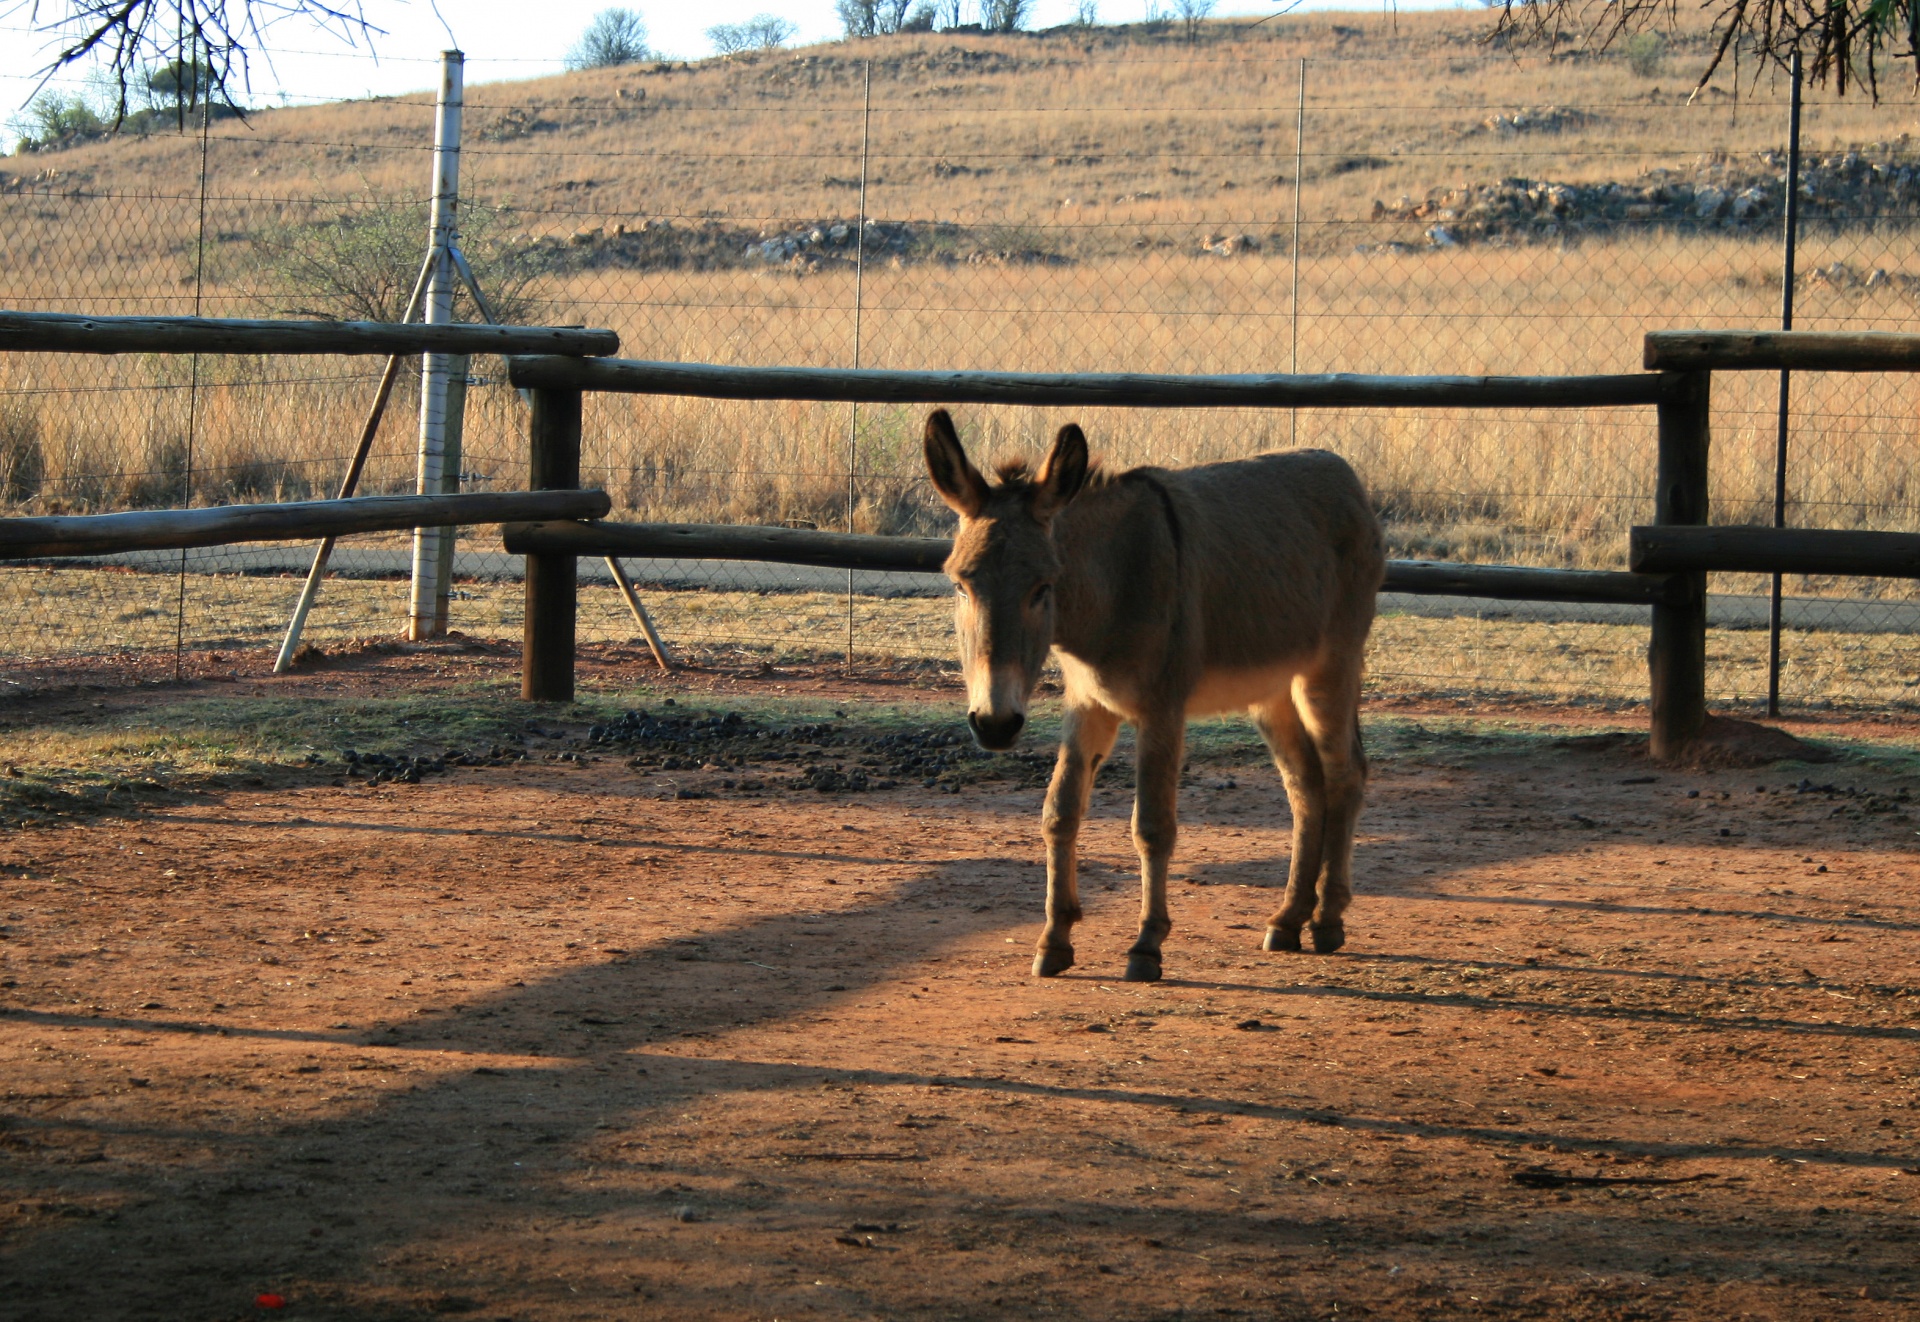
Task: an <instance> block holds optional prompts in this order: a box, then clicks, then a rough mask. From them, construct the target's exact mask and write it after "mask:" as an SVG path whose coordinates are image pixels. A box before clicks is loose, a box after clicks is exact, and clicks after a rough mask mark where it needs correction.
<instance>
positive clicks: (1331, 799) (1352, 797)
mask: <svg viewBox="0 0 1920 1322" xmlns="http://www.w3.org/2000/svg"><path fill="white" fill-rule="evenodd" d="M1293 698H1294V705H1295V707H1296V708H1297V709H1298V710H1299V712H1300V718H1301V723H1302V724H1303V725H1305V726H1306V730H1307V736H1308V738H1310V739H1311V740H1312V741H1313V747H1314V751H1315V752H1316V753H1318V754H1319V756H1320V773H1321V777H1322V779H1323V782H1324V784H1325V802H1326V809H1325V814H1326V815H1325V818H1324V823H1323V826H1322V834H1321V841H1320V855H1321V873H1320V884H1319V887H1318V894H1317V896H1316V901H1317V902H1316V903H1315V905H1314V908H1313V913H1312V916H1311V918H1310V921H1309V931H1311V933H1312V935H1313V948H1314V949H1315V950H1316V951H1318V952H1319V953H1321V954H1323V955H1330V954H1332V953H1333V952H1334V951H1336V950H1338V949H1339V948H1340V947H1341V946H1342V945H1344V944H1345V943H1346V939H1347V929H1346V925H1345V923H1344V922H1343V921H1342V916H1343V915H1344V914H1345V913H1346V911H1347V906H1348V905H1349V904H1351V903H1352V902H1353V832H1354V828H1355V827H1356V826H1357V825H1358V824H1359V821H1360V806H1361V803H1362V802H1363V800H1364V799H1365V797H1366V788H1367V754H1366V750H1365V749H1364V748H1362V747H1361V744H1360V668H1359V666H1358V665H1352V666H1341V667H1329V668H1327V669H1325V670H1322V671H1321V672H1319V673H1318V674H1313V675H1301V676H1299V677H1298V678H1296V679H1295V680H1294V682H1293Z"/></svg>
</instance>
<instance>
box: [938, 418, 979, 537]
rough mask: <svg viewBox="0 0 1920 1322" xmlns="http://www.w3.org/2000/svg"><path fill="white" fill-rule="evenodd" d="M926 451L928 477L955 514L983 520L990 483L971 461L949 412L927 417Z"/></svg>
mask: <svg viewBox="0 0 1920 1322" xmlns="http://www.w3.org/2000/svg"><path fill="white" fill-rule="evenodd" d="M926 450H927V473H928V475H929V476H931V477H932V478H933V487H934V490H936V491H938V492H939V493H940V499H942V500H944V501H946V502H947V505H948V506H949V507H950V508H951V509H952V510H953V512H954V513H955V514H958V515H961V516H962V517H964V518H969V519H971V518H977V517H979V514H980V511H981V510H983V509H985V508H986V507H987V479H986V478H984V477H981V476H980V470H979V469H977V468H975V467H974V466H973V461H972V460H970V459H968V458H967V452H966V450H965V449H963V448H962V447H961V445H960V436H959V434H958V433H957V432H955V431H954V429H953V419H952V418H950V417H948V416H947V411H946V410H945V409H935V410H934V411H933V412H932V413H929V414H928V415H927V438H926Z"/></svg>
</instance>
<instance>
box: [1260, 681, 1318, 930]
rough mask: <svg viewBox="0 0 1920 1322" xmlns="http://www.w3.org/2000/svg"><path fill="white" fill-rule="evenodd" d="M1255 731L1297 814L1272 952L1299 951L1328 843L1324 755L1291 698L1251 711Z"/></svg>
mask: <svg viewBox="0 0 1920 1322" xmlns="http://www.w3.org/2000/svg"><path fill="white" fill-rule="evenodd" d="M1252 715H1253V724H1254V728H1255V729H1257V730H1258V731H1259V732H1260V737H1261V738H1262V739H1264V740H1265V741H1266V744H1267V748H1268V750H1269V751H1270V752H1272V754H1273V763H1274V765H1275V766H1276V767H1278V768H1279V770H1280V780H1281V783H1282V784H1284V785H1285V786H1286V789H1287V807H1288V808H1290V809H1291V810H1292V812H1293V854H1292V857H1291V859H1290V860H1289V862H1288V865H1287V891H1286V896H1285V898H1283V899H1282V900H1281V901H1280V908H1279V910H1278V911H1277V912H1276V913H1275V914H1274V915H1273V916H1272V917H1271V918H1269V919H1267V936H1266V940H1265V941H1264V942H1263V943H1262V944H1263V945H1264V946H1265V948H1266V949H1268V950H1298V949H1300V929H1301V928H1302V927H1304V926H1305V925H1306V923H1307V920H1308V919H1309V917H1311V916H1312V914H1313V906H1314V898H1315V893H1316V890H1317V887H1318V883H1319V880H1320V867H1321V862H1322V858H1323V854H1322V844H1323V842H1324V841H1325V839H1326V819H1327V783H1326V777H1325V775H1324V774H1323V773H1322V771H1321V767H1320V754H1319V752H1318V751H1317V750H1316V749H1315V748H1314V746H1313V740H1311V739H1309V738H1308V737H1307V729H1306V726H1304V725H1302V724H1301V722H1300V713H1299V711H1298V709H1296V708H1295V707H1294V705H1293V699H1292V697H1291V696H1290V695H1287V694H1282V695H1281V696H1280V697H1279V698H1277V699H1275V700H1274V701H1272V702H1269V703H1264V704H1262V705H1260V706H1257V707H1255V708H1254V709H1253V712H1252Z"/></svg>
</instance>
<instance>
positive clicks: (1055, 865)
mask: <svg viewBox="0 0 1920 1322" xmlns="http://www.w3.org/2000/svg"><path fill="white" fill-rule="evenodd" d="M1065 727H1066V728H1065V729H1064V730H1062V731H1061V737H1060V756H1059V757H1058V758H1057V759H1056V760H1055V761H1054V764H1053V782H1052V783H1051V784H1049V785H1048V786H1047V804H1046V807H1045V808H1043V809H1042V810H1041V813H1040V832H1041V834H1042V835H1044V836H1045V837H1046V841H1047V925H1046V928H1045V930H1043V931H1042V932H1041V933H1040V945H1039V949H1037V950H1036V951H1035V952H1034V955H1033V975H1034V976H1035V977H1036V978H1051V977H1053V976H1054V975H1055V974H1058V973H1064V972H1065V971H1066V970H1068V969H1070V968H1072V967H1073V925H1074V924H1075V923H1077V922H1079V921H1080V887H1079V878H1078V868H1079V862H1078V857H1077V854H1076V846H1077V844H1078V842H1079V839H1080V823H1081V821H1082V820H1083V819H1084V818H1085V817H1086V815H1087V796H1088V795H1090V794H1091V793H1092V792H1093V777H1094V774H1095V773H1096V772H1098V771H1099V769H1100V763H1101V762H1103V761H1104V760H1105V759H1106V756H1107V754H1108V753H1110V752H1112V751H1113V741H1114V737H1115V736H1116V735H1117V734H1119V732H1120V718H1119V717H1118V716H1116V715H1114V714H1113V713H1112V712H1110V711H1108V710H1107V709H1106V708H1105V707H1070V708H1068V709H1067V715H1066V721H1065Z"/></svg>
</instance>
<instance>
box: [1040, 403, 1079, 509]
mask: <svg viewBox="0 0 1920 1322" xmlns="http://www.w3.org/2000/svg"><path fill="white" fill-rule="evenodd" d="M1086 481H1087V436H1086V433H1085V432H1083V431H1081V430H1080V428H1079V427H1078V426H1076V425H1075V424H1073V423H1071V422H1069V423H1068V424H1067V425H1066V426H1064V427H1062V428H1061V429H1060V434H1059V435H1058V436H1056V437H1054V438H1053V449H1051V450H1049V451H1048V452H1047V461H1046V462H1045V463H1044V464H1041V465H1040V473H1039V476H1038V477H1036V478H1035V479H1034V486H1035V487H1036V488H1037V494H1036V495H1035V497H1034V502H1033V516H1034V517H1035V518H1036V519H1039V520H1040V521H1041V522H1043V523H1044V522H1046V521H1047V520H1049V519H1051V518H1052V517H1053V516H1054V515H1056V514H1058V513H1059V512H1060V511H1061V510H1062V509H1064V508H1066V504H1067V502H1068V501H1070V500H1072V499H1073V498H1074V497H1075V496H1077V495H1079V494H1080V488H1081V487H1083V486H1085V485H1086Z"/></svg>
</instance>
